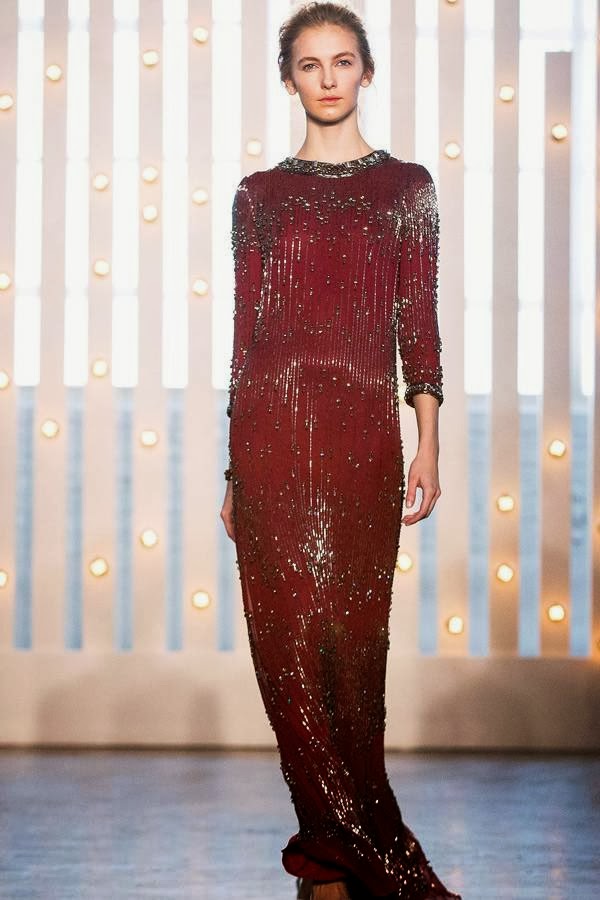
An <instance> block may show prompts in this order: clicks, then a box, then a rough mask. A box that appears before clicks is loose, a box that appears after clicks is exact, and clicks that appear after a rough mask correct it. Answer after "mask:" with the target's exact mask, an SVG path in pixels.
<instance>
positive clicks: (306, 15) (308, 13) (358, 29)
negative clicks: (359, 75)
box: [277, 0, 375, 82]
mask: <svg viewBox="0 0 600 900" xmlns="http://www.w3.org/2000/svg"><path fill="white" fill-rule="evenodd" d="M321 25H339V26H340V27H341V28H346V29H348V31H351V32H352V33H353V34H354V35H355V36H356V42H357V44H358V49H359V52H360V56H361V59H362V64H363V68H364V70H365V74H367V73H369V74H374V73H375V62H374V61H373V57H372V56H371V48H370V47H369V41H368V38H367V33H366V31H365V26H364V25H363V23H362V20H361V19H360V17H359V16H358V15H357V14H356V13H355V12H354V10H353V9H351V8H349V7H348V6H342V4H341V3H319V2H317V0H313V2H311V3H305V4H304V6H301V7H300V9H297V10H296V11H295V12H294V13H292V15H291V16H290V17H289V19H287V20H286V21H285V22H284V23H283V25H282V26H281V28H280V29H279V56H278V58H277V62H278V65H279V73H280V77H281V81H282V82H285V81H287V80H288V79H290V80H292V47H293V45H294V41H295V40H296V38H297V37H298V36H299V35H300V33H301V32H302V31H304V29H305V28H318V27H319V26H321Z"/></svg>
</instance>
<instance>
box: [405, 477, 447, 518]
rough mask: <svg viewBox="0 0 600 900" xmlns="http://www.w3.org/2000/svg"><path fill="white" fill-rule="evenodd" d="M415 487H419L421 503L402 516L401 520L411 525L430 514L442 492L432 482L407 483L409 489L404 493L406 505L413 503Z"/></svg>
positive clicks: (409, 505)
mask: <svg viewBox="0 0 600 900" xmlns="http://www.w3.org/2000/svg"><path fill="white" fill-rule="evenodd" d="M417 487H421V491H422V497H421V505H420V507H419V509H418V510H416V511H415V512H413V513H410V514H409V515H406V516H404V518H403V519H402V522H403V523H404V524H405V525H413V524H414V523H415V522H419V521H420V520H421V519H426V518H427V517H428V516H430V515H431V513H432V512H433V508H434V506H435V504H436V502H437V499H438V497H439V496H440V495H441V493H442V492H441V490H440V489H439V487H438V486H436V485H434V484H428V485H422V484H418V483H417V484H414V485H412V486H411V485H409V489H408V492H407V495H406V506H407V507H411V506H412V505H413V504H414V502H415V496H416V493H417Z"/></svg>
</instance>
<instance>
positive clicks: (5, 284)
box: [0, 272, 12, 291]
mask: <svg viewBox="0 0 600 900" xmlns="http://www.w3.org/2000/svg"><path fill="white" fill-rule="evenodd" d="M11 284H12V280H11V277H10V275H9V274H8V272H0V291H5V290H7V288H9V287H10V286H11Z"/></svg>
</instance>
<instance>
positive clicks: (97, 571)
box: [90, 556, 108, 578]
mask: <svg viewBox="0 0 600 900" xmlns="http://www.w3.org/2000/svg"><path fill="white" fill-rule="evenodd" d="M90 572H91V573H92V575H95V576H96V578H101V577H102V575H106V573H107V572H108V563H107V562H106V560H105V559H104V558H103V557H102V556H97V557H96V558H95V559H93V560H92V561H91V563H90Z"/></svg>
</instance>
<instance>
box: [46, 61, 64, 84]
mask: <svg viewBox="0 0 600 900" xmlns="http://www.w3.org/2000/svg"><path fill="white" fill-rule="evenodd" d="M46 75H47V76H48V78H49V79H50V81H60V79H61V78H62V68H61V67H60V66H57V65H56V63H51V64H50V65H49V66H48V68H47V69H46Z"/></svg>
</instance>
